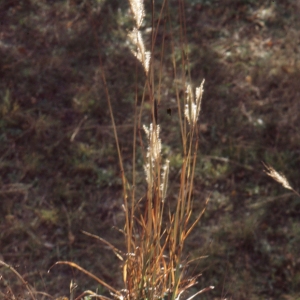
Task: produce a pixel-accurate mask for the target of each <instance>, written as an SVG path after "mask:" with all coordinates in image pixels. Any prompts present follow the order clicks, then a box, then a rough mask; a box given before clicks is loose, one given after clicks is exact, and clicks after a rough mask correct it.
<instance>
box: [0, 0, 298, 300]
mask: <svg viewBox="0 0 300 300" xmlns="http://www.w3.org/2000/svg"><path fill="white" fill-rule="evenodd" d="M161 2H162V1H156V6H155V7H156V9H157V12H155V16H156V15H158V11H159V7H160V4H161ZM146 13H147V17H146V19H147V21H146V24H145V26H144V27H143V31H144V34H145V35H144V38H145V42H146V46H147V48H149V47H150V44H149V41H150V36H149V33H147V32H148V31H147V28H148V27H150V26H151V7H150V6H148V3H147V5H146ZM178 15H179V14H178V1H175V0H174V1H169V6H168V11H167V14H166V16H168V17H166V18H165V20H167V21H166V23H162V24H161V26H160V28H159V34H158V37H157V41H156V46H155V49H154V54H153V60H154V65H155V64H157V65H159V61H160V56H159V53H160V52H161V51H162V50H161V49H162V43H163V41H165V45H166V50H165V53H164V61H163V65H162V66H161V67H159V68H157V69H159V72H160V73H161V74H162V78H163V81H162V83H161V87H162V88H161V91H162V92H161V95H160V96H159V97H160V105H159V121H160V123H161V127H162V143H163V151H164V153H165V154H166V156H168V157H169V158H170V160H171V174H170V179H171V183H170V188H169V202H170V203H171V202H172V201H175V200H176V198H175V194H174V195H173V194H172V188H173V187H174V189H175V188H176V185H178V184H179V180H178V179H179V174H178V172H179V166H180V163H181V152H180V151H181V146H180V141H181V140H180V135H179V129H178V115H177V110H176V102H174V99H175V89H174V82H176V84H179V85H180V84H182V82H181V75H180V72H179V74H177V78H176V80H174V77H173V70H172V65H171V51H170V49H171V48H170V45H171V41H172V42H173V43H174V45H175V48H174V54H175V57H176V63H178V65H180V61H181V52H180V47H179V45H180V39H179V36H180V28H181V27H180V23H179V21H178ZM299 15H300V2H299V1H295V0H293V1H292V0H290V1H288V0H286V1H267V0H261V1H260V0H256V1H254V0H252V1H251V0H248V1H247V0H244V1H242V0H224V1H214V0H211V1H209V0H207V1H205V0H203V1H200V0H199V1H196V0H194V1H193V0H190V1H185V16H186V38H187V41H188V57H189V65H190V71H191V78H192V81H193V83H194V84H195V85H199V84H200V82H201V81H202V79H203V78H205V80H206V81H205V92H204V98H203V101H202V105H203V106H202V111H201V118H200V122H199V128H200V131H201V134H200V137H199V139H200V150H199V155H198V164H197V174H196V178H195V191H194V201H195V208H194V211H195V215H196V214H198V213H199V212H200V210H201V208H202V207H203V201H204V199H205V197H207V196H208V195H209V194H210V202H209V205H208V207H207V210H206V213H205V215H204V217H203V218H202V220H201V222H200V223H199V225H198V226H197V228H196V230H195V231H194V233H193V234H192V236H191V237H190V238H189V241H188V244H187V247H186V254H187V255H189V257H190V258H193V257H194V258H195V257H197V256H201V255H208V258H206V259H202V260H200V262H198V263H197V264H195V265H193V266H190V268H189V272H190V273H191V274H198V273H202V276H201V277H200V278H199V284H198V286H197V289H198V290H199V289H202V288H204V287H206V286H209V285H213V286H215V289H214V290H213V291H211V292H209V293H208V294H205V295H203V296H201V297H200V296H199V297H198V299H221V298H227V299H240V300H242V299H300V259H299V249H300V224H299V215H300V199H299V197H297V196H295V195H293V194H292V193H290V192H289V191H287V190H284V189H283V188H282V187H281V186H280V185H279V184H277V183H275V182H274V181H272V179H270V178H268V177H267V176H266V174H265V173H264V172H263V165H262V163H261V162H262V161H264V162H266V163H268V164H270V165H272V166H273V167H274V168H275V169H276V170H278V171H281V172H283V173H284V174H285V175H286V177H287V178H288V179H289V181H290V183H291V185H292V186H293V187H294V188H295V189H296V190H298V191H299V189H300V176H299V169H300V119H299V114H300V101H299V97H300V84H299V78H300V61H299V59H300V54H299V49H300V48H299V46H300V27H299ZM132 24H133V23H132V20H131V16H130V11H129V10H128V3H127V1H125V0H124V1H123V0H122V1H121V0H120V1H117V0H109V1H101V0H98V1H97V0H94V1H92V0H69V1H67V0H61V1H55V0H53V1H51V0H48V1H46V0H24V1H21V0H2V1H1V2H0V78H1V80H0V174H1V177H0V255H1V258H2V259H3V260H4V261H5V262H7V263H9V264H11V265H12V266H13V267H14V268H16V270H17V271H18V272H20V274H22V276H23V277H24V279H25V280H27V281H28V282H29V283H30V284H31V285H33V286H34V287H35V288H36V289H37V290H40V291H44V292H47V293H49V294H51V295H52V296H54V297H58V296H63V295H68V293H69V283H70V280H71V279H74V280H75V281H76V283H77V284H78V286H79V287H78V293H79V292H81V291H83V290H85V289H90V290H94V291H95V290H96V289H97V288H98V292H99V293H105V290H104V288H103V287H101V286H97V284H95V282H93V281H92V280H91V279H90V278H87V277H86V276H85V275H83V274H80V273H79V272H78V271H75V270H72V269H70V268H69V267H68V266H56V267H54V268H53V269H52V270H51V272H50V273H47V271H48V269H49V268H50V267H51V266H52V265H53V264H54V263H55V262H56V261H58V260H69V261H74V262H76V263H78V264H79V265H81V266H82V267H84V268H86V269H87V270H89V271H91V272H93V273H94V274H95V275H97V276H99V277H100V278H102V279H103V280H105V281H107V282H108V283H109V284H111V285H113V286H114V287H117V288H121V287H122V276H121V274H122V272H121V268H120V263H119V261H118V260H117V258H115V256H114V254H113V253H112V252H111V251H110V250H109V249H107V248H106V247H105V246H104V245H102V244H100V243H99V242H98V241H96V240H93V239H92V238H90V237H87V236H85V235H84V234H83V233H82V232H81V230H85V231H88V232H91V233H93V234H97V235H99V236H101V237H103V238H106V239H107V240H108V241H109V242H111V243H112V244H114V245H115V246H116V247H119V248H121V249H123V247H124V246H123V242H122V238H123V237H122V234H121V233H119V232H118V230H116V228H122V226H123V217H124V213H123V210H122V187H121V177H120V170H119V166H118V160H117V153H116V147H115V143H114V139H113V134H112V127H111V121H110V117H109V113H108V107H107V100H106V97H105V92H104V87H103V84H102V81H101V77H100V75H101V69H100V65H99V62H100V58H101V59H102V61H103V69H102V71H104V72H105V75H106V78H107V83H108V88H109V93H110V96H111V99H112V104H113V109H114V114H115V118H116V123H117V129H118V134H119V139H120V144H121V148H122V154H123V159H124V162H125V168H126V172H128V174H129V175H130V171H131V166H132V163H131V159H132V141H133V136H132V135H133V127H132V126H133V125H132V124H133V123H132V122H133V111H134V99H135V92H136V90H137V91H138V94H139V93H140V95H141V93H142V88H143V84H144V77H143V71H142V68H141V66H139V65H138V64H137V62H136V59H135V58H134V56H133V55H132V54H131V52H130V50H129V48H128V45H127V44H126V36H127V32H128V30H129V29H131V27H132ZM164 24H165V25H166V26H165V27H164ZM182 91H184V88H182ZM182 95H183V94H182ZM145 110H146V112H147V103H146V104H145ZM148 110H149V108H148ZM170 110H171V111H172V115H171V116H170V114H169V113H168V112H170ZM149 114H150V111H149ZM143 118H144V121H145V123H147V122H149V117H147V113H145V115H144V116H143ZM137 163H138V172H139V173H138V174H140V176H139V178H140V181H139V182H138V184H139V185H140V187H141V194H142V193H143V191H144V189H145V184H144V179H143V176H144V174H143V168H142V161H141V159H138V161H137ZM0 275H2V276H3V277H1V280H0V291H1V292H2V293H6V291H7V290H8V287H10V288H11V289H12V290H13V291H14V292H15V293H16V295H19V297H20V299H23V297H24V296H23V295H22V293H23V287H22V285H21V284H20V283H19V282H18V280H17V279H16V277H15V276H13V275H12V274H11V272H10V271H9V270H3V268H2V269H0ZM197 289H195V290H194V291H196V290H197ZM2 295H3V294H2Z"/></svg>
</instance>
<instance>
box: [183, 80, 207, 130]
mask: <svg viewBox="0 0 300 300" xmlns="http://www.w3.org/2000/svg"><path fill="white" fill-rule="evenodd" d="M203 85H204V80H203V81H202V83H201V84H200V86H199V87H197V88H196V99H194V94H193V91H192V86H191V85H190V84H188V85H187V88H186V94H187V96H186V105H185V110H184V115H185V117H186V119H187V120H188V122H189V124H190V125H192V126H195V125H196V122H197V120H198V117H199V114H200V110H201V100H202V95H203Z"/></svg>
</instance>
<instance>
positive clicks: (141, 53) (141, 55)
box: [128, 28, 151, 74]
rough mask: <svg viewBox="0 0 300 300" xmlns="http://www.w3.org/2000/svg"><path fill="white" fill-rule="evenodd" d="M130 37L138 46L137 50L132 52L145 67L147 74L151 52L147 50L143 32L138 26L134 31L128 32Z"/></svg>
mask: <svg viewBox="0 0 300 300" xmlns="http://www.w3.org/2000/svg"><path fill="white" fill-rule="evenodd" d="M128 38H129V40H130V42H131V43H132V44H133V45H134V46H135V47H136V50H131V52H132V53H133V55H134V56H135V57H136V58H137V59H138V60H139V61H140V63H141V64H142V65H143V67H144V70H145V72H146V74H148V71H149V65H150V58H151V52H149V51H146V50H145V46H144V42H143V38H142V35H141V32H140V31H139V30H138V29H137V28H134V29H133V30H132V32H130V33H129V34H128Z"/></svg>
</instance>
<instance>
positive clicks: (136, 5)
mask: <svg viewBox="0 0 300 300" xmlns="http://www.w3.org/2000/svg"><path fill="white" fill-rule="evenodd" d="M129 2H130V6H131V10H132V13H133V17H134V20H135V23H136V27H137V28H140V27H141V25H142V23H143V20H144V17H145V10H144V1H143V0H129Z"/></svg>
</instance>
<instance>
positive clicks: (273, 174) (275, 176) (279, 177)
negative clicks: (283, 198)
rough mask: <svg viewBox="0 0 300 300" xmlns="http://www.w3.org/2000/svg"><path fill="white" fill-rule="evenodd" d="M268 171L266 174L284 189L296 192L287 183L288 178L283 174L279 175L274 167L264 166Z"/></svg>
mask: <svg viewBox="0 0 300 300" xmlns="http://www.w3.org/2000/svg"><path fill="white" fill-rule="evenodd" d="M264 165H265V167H266V169H267V171H265V172H266V174H267V175H268V176H270V177H272V178H273V179H274V180H275V181H277V182H279V183H280V184H281V185H282V186H283V187H284V188H286V189H288V190H292V191H293V190H294V189H293V188H292V187H291V186H290V184H289V182H288V181H287V179H286V177H285V176H284V175H283V174H282V173H278V172H277V171H276V170H275V169H274V168H273V167H271V166H268V165H266V164H264Z"/></svg>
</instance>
